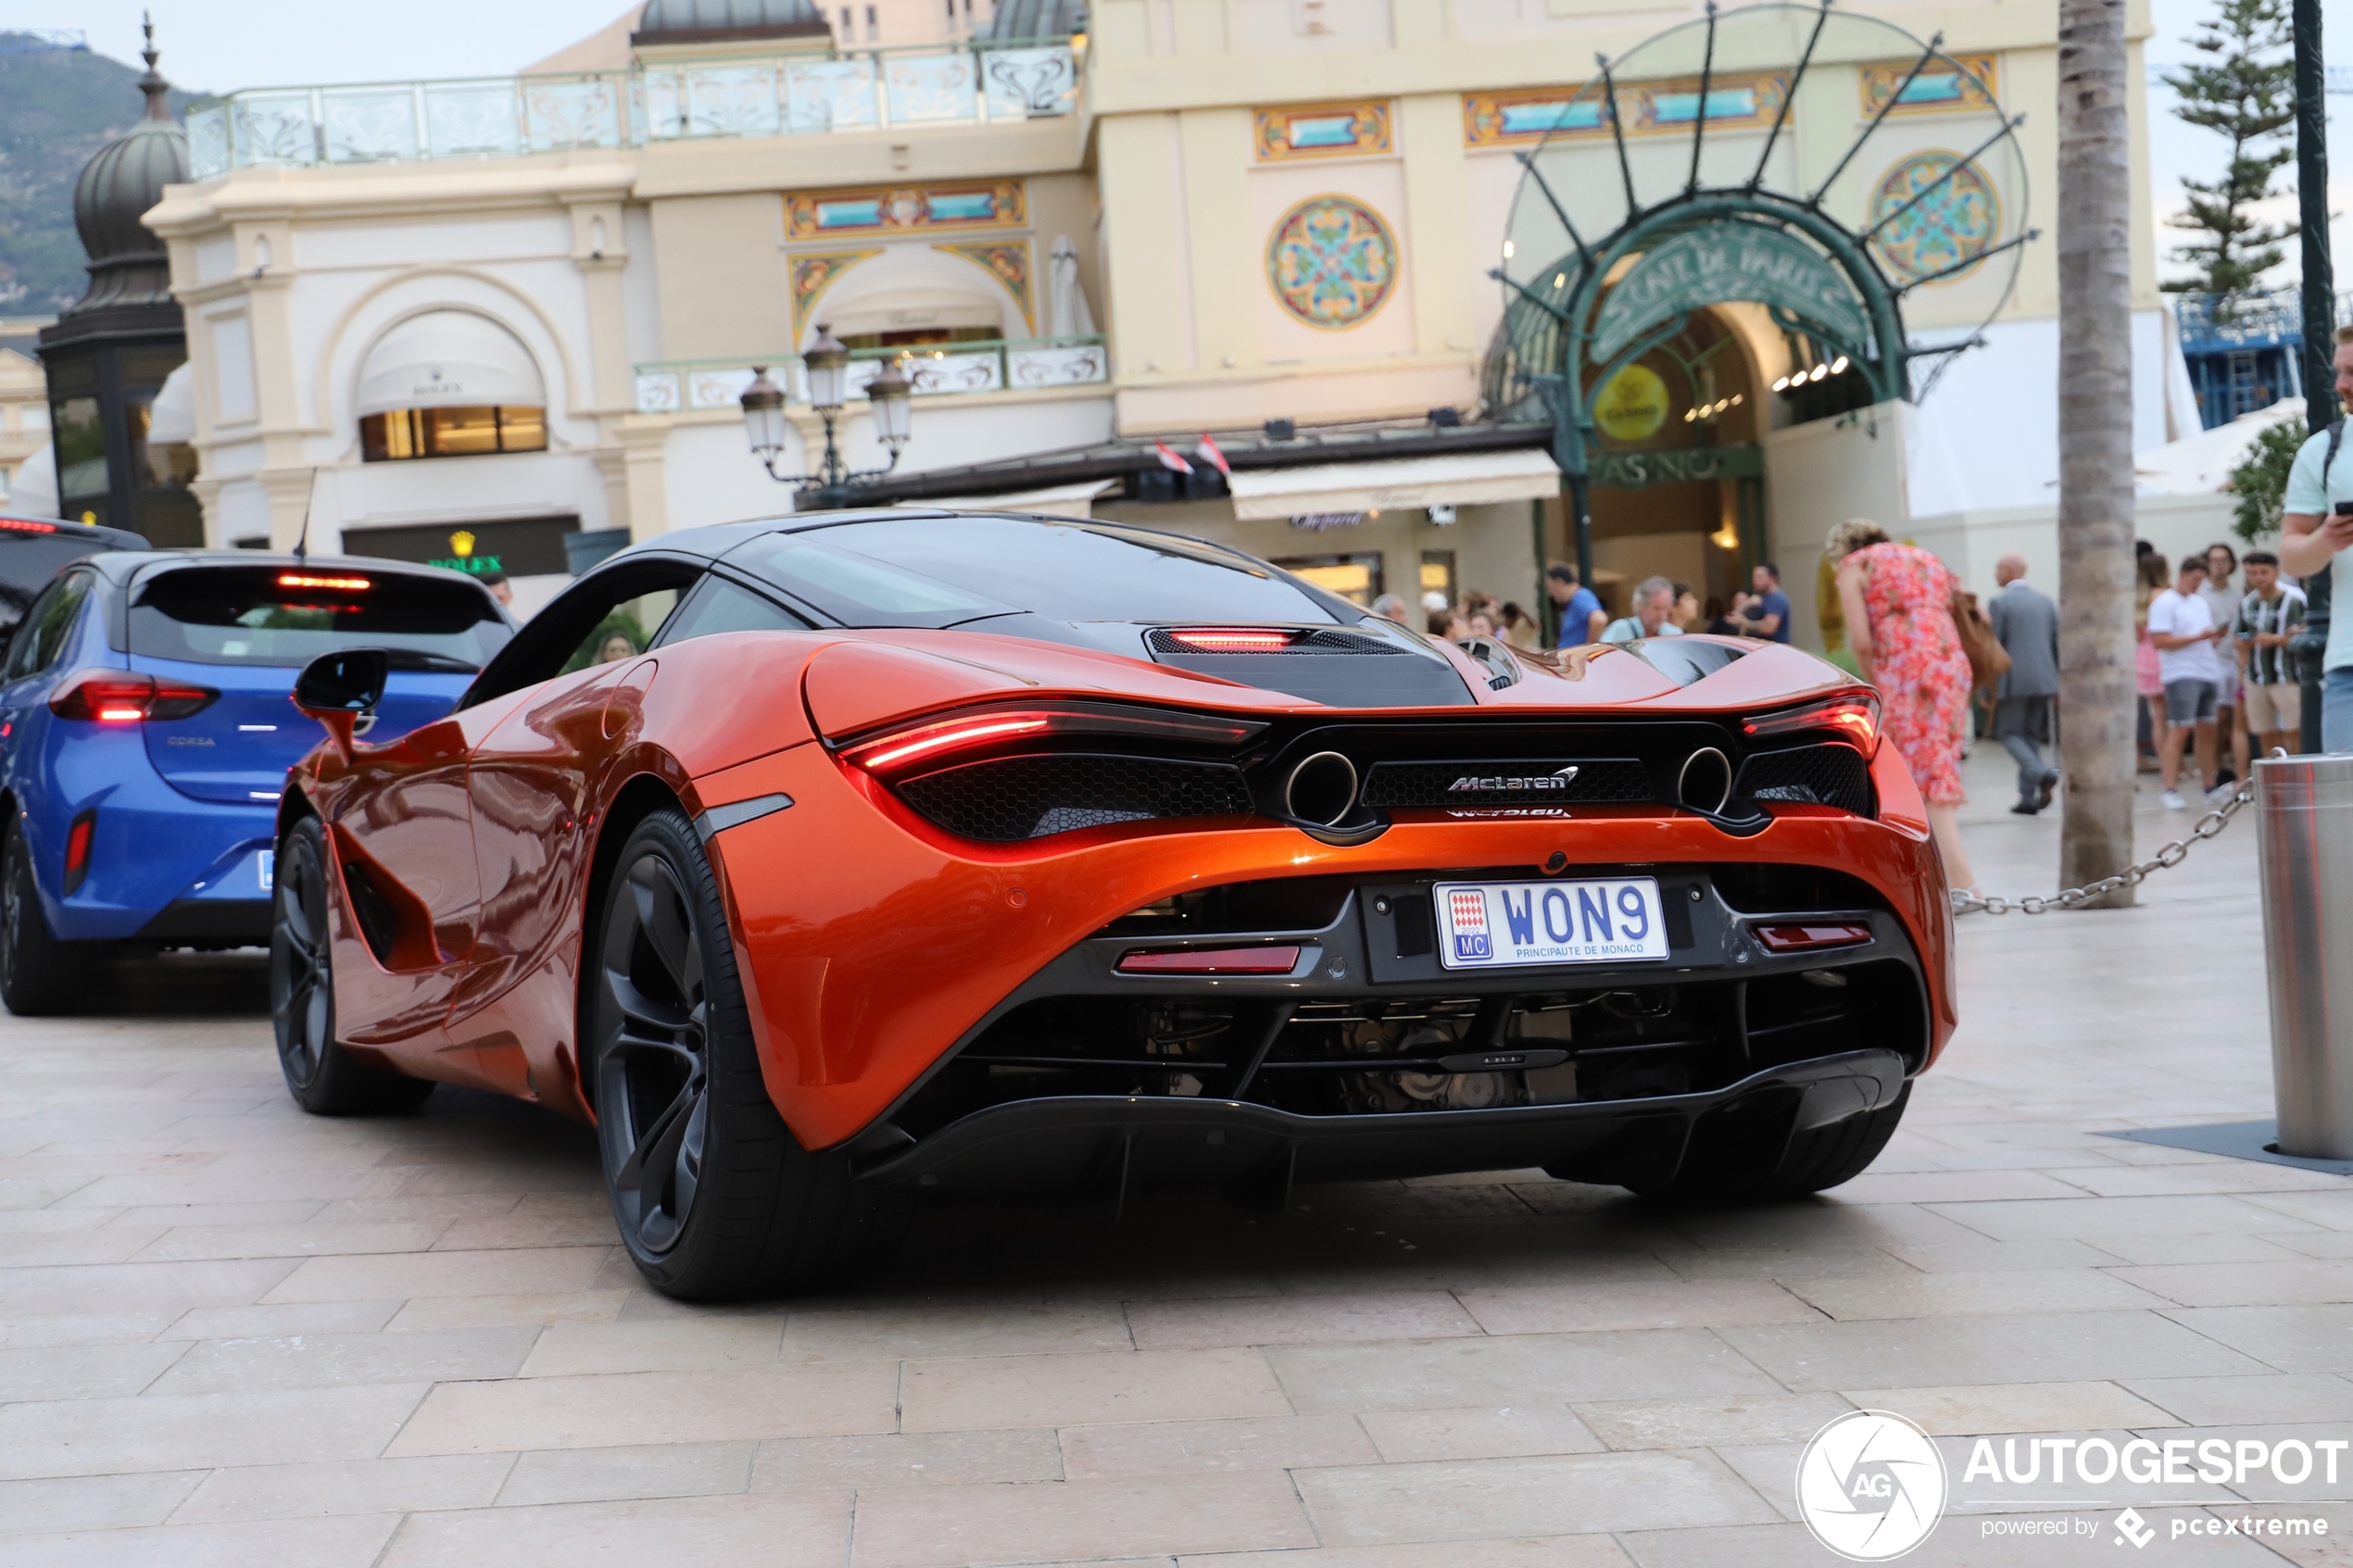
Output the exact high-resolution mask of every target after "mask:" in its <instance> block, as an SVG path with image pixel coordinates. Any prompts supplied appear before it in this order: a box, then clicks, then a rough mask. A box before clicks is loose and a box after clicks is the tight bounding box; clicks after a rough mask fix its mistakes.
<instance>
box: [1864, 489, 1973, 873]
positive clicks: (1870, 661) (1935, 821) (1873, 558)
mask: <svg viewBox="0 0 2353 1568" xmlns="http://www.w3.org/2000/svg"><path fill="white" fill-rule="evenodd" d="M1828 554H1829V555H1830V558H1831V559H1832V560H1834V561H1836V562H1838V601H1839V605H1840V607H1841V608H1843V610H1844V611H1845V615H1846V640H1847V646H1849V647H1850V648H1852V649H1853V650H1854V653H1855V662H1856V668H1858V669H1859V670H1861V671H1862V672H1863V679H1865V680H1866V681H1869V682H1870V683H1871V684H1873V685H1875V686H1877V687H1878V688H1879V690H1880V703H1881V723H1882V724H1884V725H1885V726H1886V730H1887V738H1888V739H1889V740H1890V741H1892V742H1894V746H1895V749H1896V750H1897V751H1898V752H1899V753H1901V754H1902V756H1903V759H1904V760H1905V762H1906V764H1908V765H1909V766H1910V768H1911V770H1912V777H1913V779H1914V780H1915V781H1916V782H1917V783H1918V784H1919V786H1920V795H1921V797H1922V798H1924V799H1925V800H1926V801H1927V802H1928V822H1929V828H1930V830H1931V832H1932V833H1933V834H1935V837H1936V847H1937V848H1938V850H1939V851H1940V852H1941V853H1942V854H1943V855H1944V877H1945V880H1946V881H1947V882H1948V883H1949V884H1952V885H1953V886H1955V887H1964V888H1968V889H1969V890H1970V891H1971V892H1974V891H1976V888H1977V876H1976V873H1975V872H1972V871H1970V869H1969V856H1968V854H1967V853H1966V852H1965V851H1964V850H1963V849H1962V847H1961V828H1960V821H1959V818H1958V815H1957V808H1958V807H1959V806H1961V805H1962V804H1963V803H1964V802H1965V801H1967V800H1968V799H1969V796H1968V793H1967V792H1966V791H1964V790H1963V789H1962V788H1961V736H1962V735H1963V734H1966V733H1967V731H1966V729H1965V728H1964V726H1965V725H1967V724H1968V722H1969V684H1970V678H1969V655H1968V653H1966V652H1965V651H1963V649H1962V647H1961V633H1960V631H1959V629H1958V628H1957V627H1956V626H1955V625H1954V624H1953V608H1952V607H1953V593H1954V590H1955V589H1956V588H1957V587H1958V586H1959V583H1957V581H1956V580H1955V578H1954V576H1953V574H1952V572H1950V571H1947V570H1946V569H1945V566H1944V562H1943V561H1941V560H1939V559H1937V558H1936V557H1935V556H1934V555H1933V554H1932V553H1931V552H1930V551H1927V550H1923V549H1921V548H1920V547H1919V546H1917V545H1897V544H1894V543H1892V542H1890V540H1889V539H1888V537H1887V533H1886V531H1885V530H1884V529H1882V528H1881V527H1880V526H1879V525H1878V524H1877V523H1873V522H1866V521H1862V520H1860V519H1856V520H1855V521H1849V522H1843V523H1841V524H1840V525H1839V526H1838V527H1836V528H1834V529H1832V530H1831V537H1830V544H1829V546H1828Z"/></svg>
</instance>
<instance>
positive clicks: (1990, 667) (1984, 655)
mask: <svg viewBox="0 0 2353 1568" xmlns="http://www.w3.org/2000/svg"><path fill="white" fill-rule="evenodd" d="M1952 610H1953V626H1954V629H1955V630H1956V631H1957V632H1958V633H1960V637H1961V651H1962V652H1963V653H1965V654H1967V655H1968V656H1969V684H1970V686H1971V687H1972V688H1974V687H1981V686H1991V685H1993V684H1994V683H1995V682H1997V681H1999V680H2000V679H2001V678H2002V677H2003V676H2004V675H2007V674H2008V673H2009V669H2010V650H2009V649H2007V648H2006V647H2004V646H2002V640H2001V639H2000V638H1999V637H1996V636H1995V635H1994V623H1993V622H1992V621H1988V620H1987V619H1986V618H1985V612H1984V611H1983V610H1982V609H1980V608H1978V607H1977V596H1976V595H1975V594H1971V593H1966V592H1964V591H1963V590H1961V589H1959V588H1955V589H1954V590H1953V603H1952Z"/></svg>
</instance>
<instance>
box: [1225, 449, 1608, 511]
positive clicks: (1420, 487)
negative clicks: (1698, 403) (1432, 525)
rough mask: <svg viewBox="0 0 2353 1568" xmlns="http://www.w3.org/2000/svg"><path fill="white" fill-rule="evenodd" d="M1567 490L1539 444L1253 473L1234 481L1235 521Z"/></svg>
mask: <svg viewBox="0 0 2353 1568" xmlns="http://www.w3.org/2000/svg"><path fill="white" fill-rule="evenodd" d="M1560 486H1561V472H1560V470H1559V469H1558V468H1556V467H1555V466H1554V463H1553V459H1552V455H1551V454H1550V453H1547V452H1545V451H1544V450H1542V449H1541V448H1540V447H1534V446H1527V447H1518V448H1515V449H1512V450H1509V451H1503V452H1444V453H1440V454H1438V455H1436V456H1434V457H1428V458H1375V459H1372V460H1369V461H1365V462H1353V463H1312V464H1305V465H1302V466H1301V467H1298V468H1287V469H1247V470H1239V471H1237V472H1236V473H1235V474H1234V475H1233V476H1232V477H1231V478H1230V479H1228V480H1227V488H1228V489H1230V490H1231V491H1232V492H1233V495H1234V516H1235V517H1237V518H1239V519H1240V520H1242V521H1251V520H1252V519H1255V518H1277V517H1302V516H1305V515H1307V514H1310V513H1315V512H1373V511H1379V510H1382V509H1383V508H1413V507H1438V506H1443V507H1474V506H1479V505H1483V504H1485V503H1488V502H1492V501H1527V500H1533V499H1535V498H1536V497H1538V496H1541V495H1559V494H1560Z"/></svg>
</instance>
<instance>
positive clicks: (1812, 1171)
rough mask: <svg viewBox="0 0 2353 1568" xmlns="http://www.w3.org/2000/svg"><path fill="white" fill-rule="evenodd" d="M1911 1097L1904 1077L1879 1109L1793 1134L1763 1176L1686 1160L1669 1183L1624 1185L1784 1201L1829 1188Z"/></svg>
mask: <svg viewBox="0 0 2353 1568" xmlns="http://www.w3.org/2000/svg"><path fill="white" fill-rule="evenodd" d="M1911 1098H1912V1085H1911V1084H1910V1083H1909V1082H1908V1081H1907V1082H1906V1084H1905V1085H1904V1086H1903V1087H1902V1088H1901V1089H1899V1090H1897V1091H1896V1095H1895V1098H1894V1099H1893V1100H1890V1101H1889V1102H1888V1103H1887V1104H1885V1105H1883V1106H1881V1107H1880V1108H1879V1109H1878V1110H1866V1111H1864V1112H1863V1113H1862V1114H1861V1115H1859V1116H1850V1117H1848V1118H1846V1119H1845V1120H1844V1121H1843V1122H1833V1123H1830V1125H1828V1126H1826V1127H1811V1128H1808V1129H1807V1130H1806V1131H1805V1132H1802V1133H1798V1134H1795V1135H1793V1136H1792V1137H1791V1138H1790V1140H1789V1148H1788V1149H1787V1150H1786V1151H1785V1152H1784V1153H1783V1154H1782V1156H1781V1161H1780V1166H1779V1167H1778V1168H1777V1169H1775V1170H1774V1171H1773V1172H1772V1173H1769V1174H1768V1175H1766V1176H1764V1177H1762V1178H1761V1179H1760V1178H1757V1177H1754V1176H1751V1177H1748V1178H1742V1177H1738V1176H1732V1175H1727V1174H1725V1173H1723V1172H1721V1171H1715V1170H1704V1169H1703V1170H1699V1171H1692V1170H1690V1168H1689V1166H1688V1165H1687V1166H1686V1172H1685V1173H1680V1174H1678V1175H1677V1177H1676V1179H1675V1180H1674V1181H1672V1182H1667V1183H1662V1184H1657V1185H1652V1184H1647V1183H1645V1184H1642V1185H1635V1184H1633V1183H1630V1182H1629V1183H1628V1184H1627V1190H1629V1191H1630V1192H1635V1193H1639V1194H1641V1195H1642V1197H1644V1198H1668V1199H1673V1200H1677V1201H1682V1202H1698V1203H1785V1202H1787V1201H1789V1200H1790V1199H1792V1198H1806V1197H1808V1196H1810V1195H1812V1194H1814V1193H1818V1192H1827V1191H1828V1190H1829V1189H1831V1187H1834V1186H1837V1185H1840V1184H1841V1183H1843V1182H1851V1181H1853V1180H1854V1179H1855V1178H1856V1176H1859V1175H1861V1174H1862V1173H1863V1172H1864V1170H1865V1169H1866V1168H1867V1167H1869V1164H1870V1162H1871V1161H1872V1160H1877V1159H1878V1158H1879V1156H1880V1150H1881V1149H1883V1148H1886V1147H1887V1140H1888V1139H1890V1138H1892V1137H1894V1135H1895V1126H1896V1123H1899V1122H1901V1121H1903V1120H1904V1107H1905V1106H1906V1104H1907V1103H1909V1102H1910V1100H1911Z"/></svg>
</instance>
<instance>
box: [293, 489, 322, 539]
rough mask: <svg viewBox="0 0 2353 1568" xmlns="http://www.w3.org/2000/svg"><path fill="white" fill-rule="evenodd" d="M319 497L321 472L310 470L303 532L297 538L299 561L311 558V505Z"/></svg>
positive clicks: (305, 497) (303, 506)
mask: <svg viewBox="0 0 2353 1568" xmlns="http://www.w3.org/2000/svg"><path fill="white" fill-rule="evenodd" d="M318 496H319V470H317V469H312V470H310V488H309V489H308V490H306V491H304V492H303V495H302V532H301V533H298V534H296V536H295V547H294V558H295V559H296V560H298V561H307V560H308V559H309V558H310V503H311V502H312V501H314V500H316V499H318Z"/></svg>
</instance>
